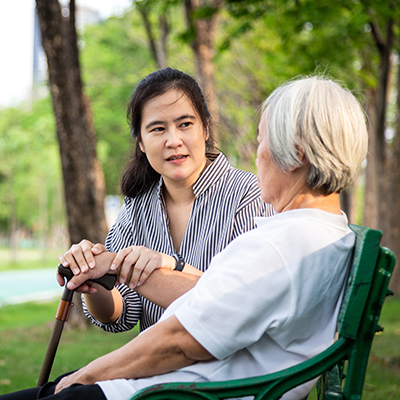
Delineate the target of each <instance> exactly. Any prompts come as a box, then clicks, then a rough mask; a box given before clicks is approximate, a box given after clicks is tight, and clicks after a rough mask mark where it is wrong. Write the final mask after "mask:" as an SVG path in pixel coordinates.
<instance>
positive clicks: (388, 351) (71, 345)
mask: <svg viewBox="0 0 400 400" xmlns="http://www.w3.org/2000/svg"><path fill="white" fill-rule="evenodd" d="M57 304H58V301H55V302H51V303H41V304H36V303H26V304H21V305H12V306H11V305H10V306H5V307H2V308H0V395H1V394H4V393H9V392H11V391H16V390H20V389H25V388H27V387H33V386H36V382H37V379H38V377H39V373H40V369H41V365H42V362H43V358H44V354H45V352H46V349H47V345H48V341H49V338H50V333H51V329H52V321H53V319H54V315H55V312H56V309H57ZM380 324H381V325H383V326H384V328H385V330H384V332H383V334H379V335H377V336H376V337H375V340H374V343H373V346H372V351H371V357H370V361H369V364H368V370H367V375H366V379H365V385H364V393H363V400H398V399H400V379H399V376H400V297H395V298H388V299H387V301H386V303H385V306H384V308H383V312H382V316H381V320H380ZM136 334H137V331H131V332H126V333H122V334H111V333H106V332H103V331H102V330H101V329H99V328H96V327H90V328H89V329H88V330H87V331H77V330H73V329H65V330H64V332H63V336H62V339H61V343H60V346H59V349H58V352H57V356H56V359H55V362H54V366H53V370H52V374H51V376H50V379H52V378H55V377H57V376H58V375H60V374H62V373H65V372H68V371H72V370H74V369H77V368H80V367H82V366H84V365H86V364H87V363H88V362H90V361H91V360H93V359H95V358H97V357H99V356H101V355H103V354H105V353H108V352H110V351H112V350H114V349H116V348H118V347H121V346H122V345H123V344H125V343H126V342H127V341H129V340H130V339H131V338H132V337H134V336H135V335H136ZM315 399H316V394H315V390H313V392H312V393H311V394H310V396H309V400H315Z"/></svg>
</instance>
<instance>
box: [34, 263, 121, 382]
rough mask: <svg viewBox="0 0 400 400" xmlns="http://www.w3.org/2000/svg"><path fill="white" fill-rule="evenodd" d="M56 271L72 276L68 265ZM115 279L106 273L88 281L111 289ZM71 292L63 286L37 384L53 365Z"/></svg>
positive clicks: (47, 374)
mask: <svg viewBox="0 0 400 400" xmlns="http://www.w3.org/2000/svg"><path fill="white" fill-rule="evenodd" d="M58 273H59V274H60V275H61V276H63V277H65V278H67V281H69V280H70V279H71V278H72V277H73V273H72V271H71V269H70V268H69V267H68V268H66V267H63V265H62V264H59V265H58ZM116 279H117V276H116V275H111V274H106V275H104V276H102V277H101V278H97V279H91V280H90V281H91V282H95V283H98V284H99V285H101V286H103V287H104V288H106V289H107V290H111V289H112V288H113V287H114V285H115V281H116ZM73 294H74V291H73V290H69V289H68V288H67V286H65V287H64V292H63V294H62V296H61V300H60V303H59V305H58V309H57V313H56V317H55V318H56V320H55V323H54V328H53V332H52V334H51V337H50V342H49V346H48V347H47V351H46V355H45V358H44V361H43V365H42V370H41V372H40V376H39V380H38V384H37V386H43V385H44V384H45V383H46V382H47V381H48V380H49V376H50V372H51V368H52V366H53V362H54V358H55V356H56V352H57V348H58V344H59V342H60V338H61V334H62V331H63V328H64V324H65V322H66V321H67V320H68V316H69V312H70V310H71V307H72V296H73Z"/></svg>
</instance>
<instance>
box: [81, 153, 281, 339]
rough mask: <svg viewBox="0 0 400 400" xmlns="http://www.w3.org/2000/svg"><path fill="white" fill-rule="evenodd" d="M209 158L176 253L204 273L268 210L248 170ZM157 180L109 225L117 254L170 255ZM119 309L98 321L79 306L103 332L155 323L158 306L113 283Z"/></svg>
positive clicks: (112, 249)
mask: <svg viewBox="0 0 400 400" xmlns="http://www.w3.org/2000/svg"><path fill="white" fill-rule="evenodd" d="M207 157H208V158H209V159H210V160H211V161H212V162H211V164H210V165H209V166H208V167H207V168H206V169H205V170H204V171H203V173H202V174H201V175H200V176H199V178H198V179H197V181H196V182H195V183H194V185H193V192H194V195H195V200H194V202H193V206H192V211H191V214H190V217H189V221H188V225H187V227H186V231H185V234H184V237H183V239H182V243H181V247H180V249H179V254H181V255H182V257H183V258H184V260H185V261H186V262H187V263H188V264H190V265H192V266H193V267H195V268H197V269H199V270H200V271H203V272H204V271H205V270H206V269H207V268H208V266H209V263H210V261H211V259H212V257H213V256H214V255H216V254H217V253H219V252H220V251H221V250H223V249H224V248H225V247H226V246H227V245H228V243H229V242H231V241H232V240H233V239H235V238H236V237H237V236H239V235H240V234H242V233H243V232H246V231H248V230H250V229H253V228H254V227H255V224H254V217H256V216H271V215H273V214H274V210H273V208H272V206H271V205H269V204H265V203H264V202H263V201H262V199H261V196H260V189H259V187H258V185H257V178H256V176H255V175H254V174H252V173H250V172H246V171H242V170H238V169H235V168H233V167H232V166H231V165H230V164H229V162H228V160H227V159H226V158H225V156H224V155H223V154H222V153H220V154H219V155H215V154H211V155H209V154H207ZM162 182H163V181H162V178H160V180H159V181H158V182H156V183H155V184H154V185H153V187H152V188H151V189H150V190H149V191H148V192H147V193H145V194H144V195H142V196H138V197H135V198H130V197H126V198H125V200H124V204H123V206H122V208H121V210H120V212H119V215H118V217H117V219H116V221H115V224H114V225H113V226H112V228H111V230H110V232H109V234H108V236H107V239H106V247H107V249H108V251H110V252H118V251H119V250H121V249H124V248H126V247H129V246H132V245H136V246H145V247H147V248H149V249H152V250H155V251H158V252H161V253H164V254H168V255H173V254H174V253H175V249H174V245H173V242H172V237H171V235H170V232H169V223H168V215H167V210H166V207H165V201H164V196H163V190H162ZM117 288H118V290H119V291H120V293H121V295H122V298H123V302H124V307H123V312H122V314H121V315H120V317H119V318H118V320H117V321H115V322H114V323H110V324H104V323H102V322H100V321H98V320H96V319H95V318H93V317H92V316H91V315H90V313H89V312H88V310H87V308H86V306H85V304H84V312H85V314H86V315H87V316H88V317H89V318H91V319H92V322H93V323H94V324H96V325H98V326H100V327H101V328H103V329H104V330H105V331H109V332H123V331H126V330H129V329H132V328H133V327H134V326H135V325H136V324H137V322H138V321H139V320H140V330H141V331H142V330H144V329H146V328H148V327H149V326H151V325H153V324H155V323H156V322H157V321H158V320H159V318H160V317H161V315H162V313H163V312H164V309H163V308H161V307H159V306H157V305H155V304H154V303H152V302H150V301H148V300H147V299H145V298H144V297H142V296H140V295H138V294H137V293H136V292H135V291H134V290H132V289H130V288H128V287H127V286H126V285H119V286H118V287H117Z"/></svg>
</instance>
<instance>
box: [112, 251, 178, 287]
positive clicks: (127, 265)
mask: <svg viewBox="0 0 400 400" xmlns="http://www.w3.org/2000/svg"><path fill="white" fill-rule="evenodd" d="M175 266H176V261H175V258H174V257H172V256H169V255H167V254H164V253H159V252H158V251H154V250H150V249H148V248H147V247H144V246H130V247H128V248H126V249H122V250H120V251H119V252H118V254H117V256H116V257H115V259H114V261H113V263H112V265H111V269H112V270H115V269H117V268H119V274H118V281H119V283H125V285H127V286H129V287H130V288H132V289H133V288H135V287H136V286H140V285H141V284H143V283H144V282H145V281H146V279H147V278H148V277H149V275H150V274H151V273H152V272H153V271H154V270H156V269H159V268H167V269H174V268H175Z"/></svg>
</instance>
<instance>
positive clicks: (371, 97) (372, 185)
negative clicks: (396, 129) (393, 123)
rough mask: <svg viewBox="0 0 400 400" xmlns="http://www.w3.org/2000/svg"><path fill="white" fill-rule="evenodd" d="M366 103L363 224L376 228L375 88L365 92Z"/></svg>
mask: <svg viewBox="0 0 400 400" xmlns="http://www.w3.org/2000/svg"><path fill="white" fill-rule="evenodd" d="M367 99H368V101H367V104H366V106H365V111H366V114H367V117H368V119H367V122H368V123H367V125H368V135H369V141H368V155H367V167H366V169H365V197H364V216H363V225H365V226H368V227H370V228H373V229H376V227H377V221H378V199H377V197H378V196H377V191H378V188H377V185H378V183H377V171H376V151H375V136H374V129H373V127H374V126H375V115H374V111H375V110H376V90H375V89H370V90H369V91H368V93H367Z"/></svg>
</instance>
